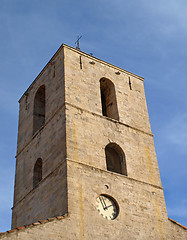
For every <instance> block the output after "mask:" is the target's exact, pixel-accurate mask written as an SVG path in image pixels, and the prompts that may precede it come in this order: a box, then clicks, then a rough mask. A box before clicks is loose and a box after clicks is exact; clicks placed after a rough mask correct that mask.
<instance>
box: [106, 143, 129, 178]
mask: <svg viewBox="0 0 187 240" xmlns="http://www.w3.org/2000/svg"><path fill="white" fill-rule="evenodd" d="M105 155H106V165H107V170H108V171H111V172H116V173H120V174H123V175H126V176H127V167H126V159H125V154H124V152H123V150H122V149H121V148H120V146H119V145H117V144H116V143H109V144H108V145H107V146H106V147H105Z"/></svg>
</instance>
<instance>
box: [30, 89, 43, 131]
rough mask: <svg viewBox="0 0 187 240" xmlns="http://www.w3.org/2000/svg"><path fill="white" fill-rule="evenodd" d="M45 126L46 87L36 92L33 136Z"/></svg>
mask: <svg viewBox="0 0 187 240" xmlns="http://www.w3.org/2000/svg"><path fill="white" fill-rule="evenodd" d="M44 124H45V86H44V85H42V86H41V87H40V88H39V89H38V91H37V92H36V95H35V98H34V111H33V134H35V132H36V131H38V130H39V129H40V128H41V127H42V126H43V125H44Z"/></svg>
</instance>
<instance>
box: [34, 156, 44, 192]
mask: <svg viewBox="0 0 187 240" xmlns="http://www.w3.org/2000/svg"><path fill="white" fill-rule="evenodd" d="M41 180H42V159H41V158H38V160H37V161H36V163H35V165H34V174H33V188H35V187H36V186H37V185H38V184H39V182H40V181H41Z"/></svg>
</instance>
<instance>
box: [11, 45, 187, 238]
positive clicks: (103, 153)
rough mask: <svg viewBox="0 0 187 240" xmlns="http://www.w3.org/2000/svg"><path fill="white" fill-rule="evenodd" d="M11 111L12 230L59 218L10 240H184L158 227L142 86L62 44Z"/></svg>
mask: <svg viewBox="0 0 187 240" xmlns="http://www.w3.org/2000/svg"><path fill="white" fill-rule="evenodd" d="M19 103H20V110H19V130H18V145H17V156H16V176H15V191H14V205H13V215H12V228H13V229H14V228H16V227H21V226H24V225H29V224H31V223H34V222H37V221H39V222H38V223H40V224H41V223H42V221H43V220H46V219H48V220H49V219H52V218H55V217H57V216H63V215H64V214H66V217H65V218H64V219H63V220H57V219H56V220H54V221H53V222H48V223H46V224H42V225H40V226H35V227H34V228H32V231H31V229H30V230H28V228H25V229H24V230H20V231H19V234H20V235H19V237H20V238H19V239H33V238H32V237H33V235H35V236H38V239H71V240H72V239H88V240H90V239H102V240H103V239H104V240H105V239H107V240H108V239H184V237H186V229H185V228H184V227H181V226H179V224H175V223H174V221H172V220H168V216H167V212H166V207H165V200H164V195H163V188H162V185H161V181H160V175H159V169H158V164H157V158H156V154H155V148H154V142H153V135H152V132H151V128H150V123H149V116H148V111H147V106H146V99H145V94H144V86H143V78H142V77H139V76H137V75H135V74H132V73H130V72H128V71H125V70H123V69H121V68H118V67H116V66H113V65H111V64H109V63H107V62H104V61H102V60H100V59H97V58H95V57H93V56H90V55H88V54H86V53H84V52H81V51H78V50H76V49H74V48H72V47H69V46H67V45H65V44H63V45H62V46H61V47H60V48H59V50H58V51H57V52H56V53H55V55H54V56H53V57H52V59H51V60H50V61H49V63H48V64H47V65H46V67H45V68H44V69H43V70H42V71H41V73H40V74H39V75H38V77H37V78H36V79H35V81H34V82H33V83H32V84H31V85H30V87H29V88H28V90H27V91H26V92H25V93H24V95H23V96H22V97H21V99H20V101H19ZM23 231H25V232H24V233H27V238H24V236H26V235H24V234H23ZM13 234H14V233H12V235H11V234H10V235H9V236H10V238H11V236H13V237H15V236H14V235H13ZM32 234H33V235H32ZM46 236H47V238H46ZM13 239H17V238H13Z"/></svg>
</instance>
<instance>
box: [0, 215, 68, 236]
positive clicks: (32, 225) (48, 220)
mask: <svg viewBox="0 0 187 240" xmlns="http://www.w3.org/2000/svg"><path fill="white" fill-rule="evenodd" d="M66 217H67V214H64V215H62V216H57V217H53V218H47V219H44V220H39V221H38V222H35V223H31V224H29V225H24V226H21V227H17V228H14V229H11V230H7V231H6V232H0V237H1V236H2V235H4V234H8V233H12V232H17V231H19V230H23V229H26V228H31V227H34V226H37V225H41V224H44V223H47V222H52V221H54V220H61V219H64V218H66Z"/></svg>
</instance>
